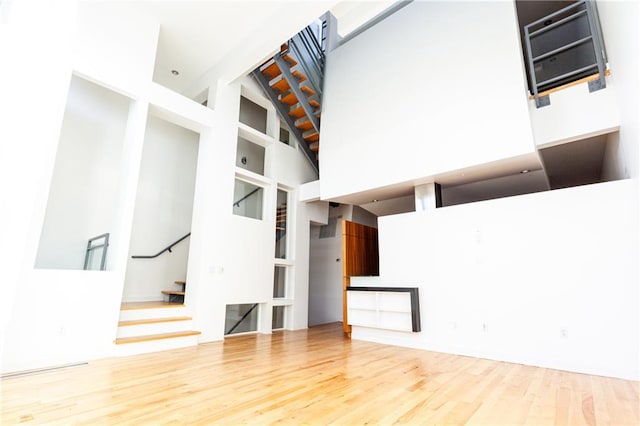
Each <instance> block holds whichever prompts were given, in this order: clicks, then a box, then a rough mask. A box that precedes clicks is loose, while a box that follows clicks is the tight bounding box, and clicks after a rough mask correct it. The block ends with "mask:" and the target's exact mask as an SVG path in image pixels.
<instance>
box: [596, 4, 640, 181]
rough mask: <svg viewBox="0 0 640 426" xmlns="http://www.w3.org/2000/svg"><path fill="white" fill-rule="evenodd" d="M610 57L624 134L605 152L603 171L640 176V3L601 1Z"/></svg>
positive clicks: (600, 12)
mask: <svg viewBox="0 0 640 426" xmlns="http://www.w3.org/2000/svg"><path fill="white" fill-rule="evenodd" d="M597 4H598V13H599V15H600V22H601V24H602V32H603V38H604V41H605V47H606V49H607V59H608V61H609V65H610V67H611V70H612V76H611V80H612V81H613V83H614V84H615V89H616V91H615V96H616V101H617V104H618V109H619V111H620V134H619V135H615V136H614V137H615V138H618V139H617V141H616V143H615V144H614V146H615V148H616V149H615V150H612V151H611V152H608V153H607V154H606V155H605V162H604V164H603V173H604V174H605V175H606V176H609V177H613V178H616V179H622V178H628V177H633V178H637V177H638V176H640V149H638V144H639V143H640V142H639V141H640V124H639V122H640V120H639V119H638V117H640V106H639V105H638V97H639V96H640V79H638V75H640V34H639V32H638V22H639V21H640V6H639V5H638V2H636V1H600V2H598V3H597Z"/></svg>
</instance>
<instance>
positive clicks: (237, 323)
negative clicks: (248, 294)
mask: <svg viewBox="0 0 640 426" xmlns="http://www.w3.org/2000/svg"><path fill="white" fill-rule="evenodd" d="M257 307H258V304H257V303H254V304H253V306H252V307H251V308H249V310H248V311H247V312H245V314H244V315H243V316H242V318H240V319H239V320H238V322H236V323H235V324H234V325H233V327H231V328H230V329H229V330H228V331H227V332H226V333H225V334H231V333H233V332H234V331H235V329H236V328H238V326H239V325H240V324H241V323H242V321H244V320H245V318H247V317H248V316H249V314H251V312H253V310H254V309H255V308H257Z"/></svg>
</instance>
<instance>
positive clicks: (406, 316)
mask: <svg viewBox="0 0 640 426" xmlns="http://www.w3.org/2000/svg"><path fill="white" fill-rule="evenodd" d="M347 321H348V323H349V325H356V326H362V327H372V328H382V329H387V330H398V331H413V332H417V331H420V304H419V301H418V289H417V288H416V287H348V288H347Z"/></svg>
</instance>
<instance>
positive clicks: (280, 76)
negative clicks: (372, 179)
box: [252, 27, 325, 171]
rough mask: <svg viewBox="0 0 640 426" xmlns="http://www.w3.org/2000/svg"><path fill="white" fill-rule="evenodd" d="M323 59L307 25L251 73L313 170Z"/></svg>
mask: <svg viewBox="0 0 640 426" xmlns="http://www.w3.org/2000/svg"><path fill="white" fill-rule="evenodd" d="M324 61H325V56H324V52H323V50H322V48H321V46H320V43H319V41H318V40H317V38H316V37H315V35H314V34H313V31H312V30H311V28H310V27H307V28H305V29H304V30H303V31H301V32H300V33H298V34H297V35H296V36H294V37H293V38H292V39H291V40H289V41H288V42H287V43H285V44H283V45H282V46H281V48H280V52H278V53H277V54H276V55H275V56H274V57H273V58H271V59H269V60H268V61H267V62H265V63H264V64H262V65H261V66H260V67H258V68H257V69H256V70H254V71H253V73H252V75H253V76H254V78H255V79H256V81H257V82H258V84H260V86H261V87H262V89H263V90H264V92H265V93H266V95H267V96H268V97H269V99H270V100H271V102H272V103H273V105H274V106H275V107H276V110H277V111H278V113H279V115H280V117H281V118H282V120H283V121H284V122H285V123H287V126H288V127H289V129H290V131H291V133H292V134H293V135H294V136H295V137H296V139H297V140H298V143H299V145H300V147H301V148H302V151H303V152H304V153H305V155H306V157H307V159H308V160H309V162H310V163H311V164H312V166H313V167H314V169H315V170H316V171H318V153H319V151H320V114H321V109H322V81H323V76H324V74H323V73H324Z"/></svg>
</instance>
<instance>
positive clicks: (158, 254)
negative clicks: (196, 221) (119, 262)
mask: <svg viewBox="0 0 640 426" xmlns="http://www.w3.org/2000/svg"><path fill="white" fill-rule="evenodd" d="M190 235H191V232H189V233H188V234H187V235H184V236H182V237H180V238H178V239H177V240H176V241H174V242H173V243H171V244H169V245H168V246H166V247H165V248H163V249H162V250H160V251H159V252H157V253H156V254H153V255H150V256H141V255H136V256H131V258H132V259H154V258H156V257H158V256H160V255H161V254H162V253H164V252H165V251H168V252H169V253H172V252H171V249H172V248H173V247H174V246H175V245H176V244H178V243H180V242H182V241H183V240H185V239H186V238H187V237H189V236H190Z"/></svg>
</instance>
